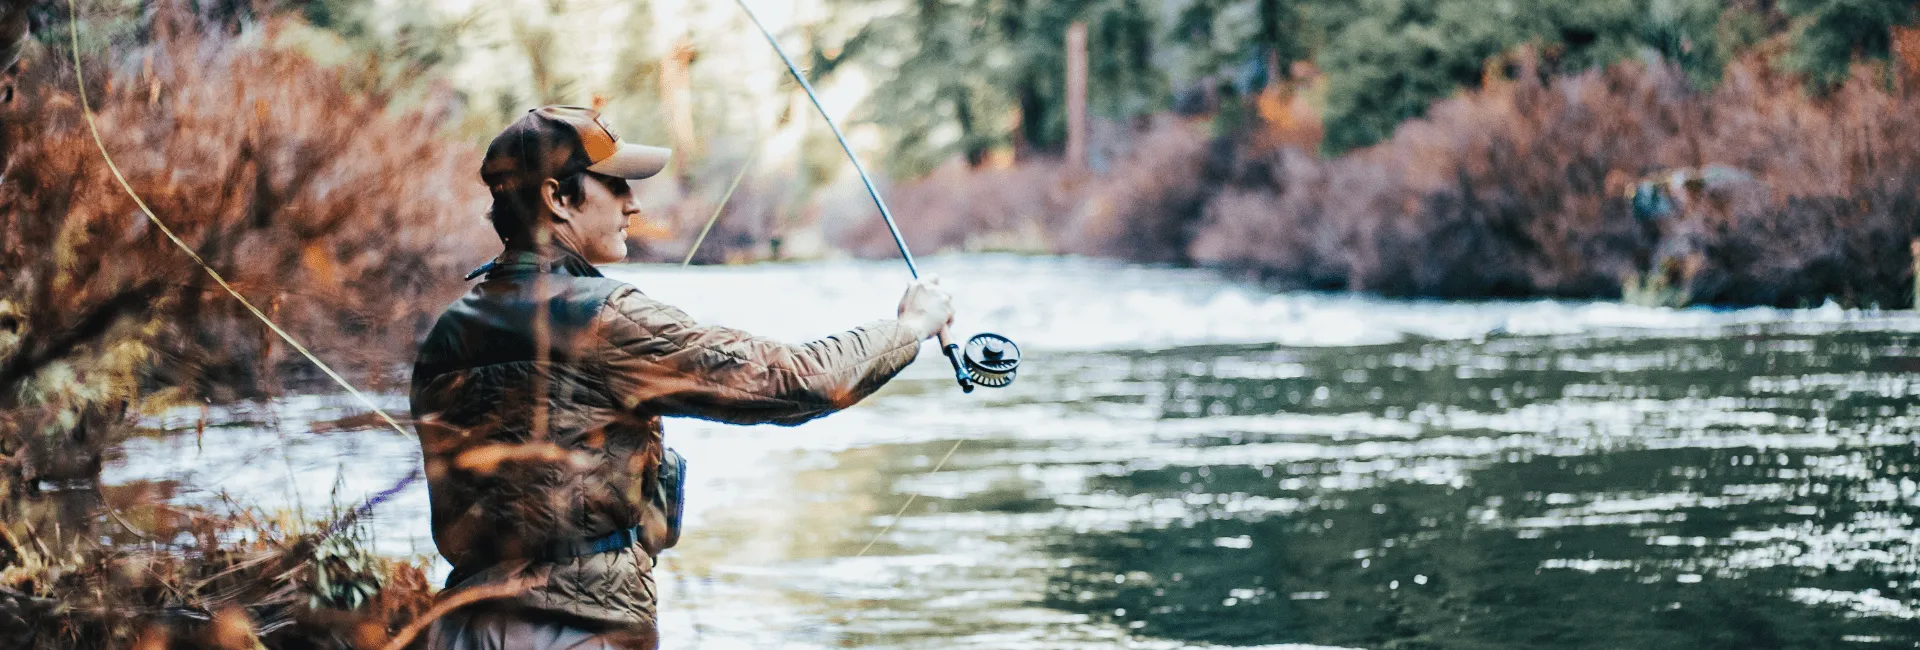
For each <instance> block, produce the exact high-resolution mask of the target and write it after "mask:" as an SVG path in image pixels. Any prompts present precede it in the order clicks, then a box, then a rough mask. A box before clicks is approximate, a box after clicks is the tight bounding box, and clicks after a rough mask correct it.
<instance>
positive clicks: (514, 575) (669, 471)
mask: <svg viewBox="0 0 1920 650" xmlns="http://www.w3.org/2000/svg"><path fill="white" fill-rule="evenodd" d="M670 155H671V154H670V152H669V151H668V150H666V149H662V148H658V147H648V146H642V145H637V144H632V143H627V142H622V141H620V139H619V136H618V135H616V134H615V133H614V131H613V130H612V129H609V128H607V126H606V124H605V123H604V122H603V121H602V120H601V118H600V116H599V115H598V114H597V113H596V112H594V111H593V110H591V109H586V108H578V107H566V106H548V107H544V108H539V109H535V110H532V111H529V112H528V113H527V114H526V115H524V116H522V117H521V118H520V119H519V120H517V121H515V122H514V123H513V124H512V125H510V126H508V127H507V128H506V129H505V130H504V131H502V132H501V133H500V134H499V136H497V137H495V138H494V140H493V142H492V144H491V145H490V146H489V147H488V148H487V153H486V158H485V160H484V162H483V164H482V167H481V177H482V179H483V180H484V181H485V182H486V184H487V187H488V188H489V190H490V191H491V192H492V195H493V209H492V211H491V213H490V215H489V218H490V220H491V221H492V222H493V226H494V229H495V231H497V232H498V234H499V235H500V240H501V243H502V244H503V246H504V248H505V250H504V252H502V253H501V254H500V256H499V257H498V258H497V259H495V260H494V261H493V262H492V263H490V264H489V265H487V266H485V267H482V269H481V270H480V271H478V272H476V276H474V277H479V276H480V275H483V276H484V277H483V279H482V280H481V282H480V283H479V284H478V285H477V286H475V287H474V288H473V290H472V291H471V292H470V293H468V294H467V295H466V296H465V297H463V298H461V299H460V300H459V301H457V302H455V303H454V304H453V305H452V306H451V307H449V308H448V309H447V311H446V313H445V314H443V315H442V316H441V317H440V319H439V321H438V322H437V323H436V324H435V325H434V327H433V329H432V331H431V332H430V333H429V334H428V335H427V337H426V340H425V341H424V342H423V343H422V344H421V347H420V352H419V357H418V359H417V360H416V362H415V366H414V374H413V385H412V395H411V397H412V407H413V414H414V417H415V421H416V422H417V429H418V431H419V434H420V444H421V447H422V449H423V451H424V455H425V464H426V475H427V479H428V485H429V493H430V496H431V502H432V521H433V539H434V543H435V545H436V546H437V547H438V548H439V550H440V553H441V555H443V556H445V557H446V558H447V560H448V561H450V562H451V563H452V564H453V566H454V570H453V574H452V575H451V576H450V577H449V578H448V585H447V586H448V589H449V593H454V594H457V593H460V592H462V591H472V592H473V593H484V592H486V590H489V589H492V590H495V591H498V592H499V593H500V594H501V596H500V597H496V598H490V599H486V600H483V601H481V602H479V603H476V604H473V605H469V606H466V607H462V608H460V609H458V610H456V611H454V612H453V613H451V614H449V615H447V616H444V617H442V618H440V619H439V620H437V621H435V622H434V624H433V627H432V628H431V630H430V631H429V633H428V637H429V640H428V645H429V647H431V648H435V649H447V650H455V649H458V650H469V649H471V650H479V649H483V648H485V649H528V650H532V649H547V648H655V647H657V646H658V643H659V640H658V634H657V629H656V624H655V622H656V619H655V612H656V609H655V607H656V603H655V593H656V592H655V589H654V579H653V575H652V567H653V562H654V558H655V557H657V556H658V555H659V553H660V552H661V551H662V550H664V549H666V548H669V547H671V546H673V545H674V543H675V542H676V541H677V539H678V537H679V515H680V505H679V502H680V486H681V481H680V477H681V475H682V472H683V471H684V462H683V461H681V460H680V459H679V457H678V455H677V454H674V453H672V452H671V451H670V450H668V449H667V448H666V446H665V444H664V439H663V435H662V427H661V418H662V417H668V416H684V417H697V418H704V419H709V420H719V421H724V422H731V423H739V424H757V423H775V424H788V425H791V424H798V423H800V422H805V421H807V420H810V419H813V418H817V417H820V416H822V415H826V414H828V413H832V412H834V411H837V410H840V409H844V408H847V407H848V406H851V405H853V404H854V403H856V402H858V401H860V400H861V399H863V398H865V397H866V396H868V395H870V394H872V393H873V392H874V391H875V390H877V389H879V388H880V386H882V385H883V384H885V383H886V382H887V381H888V380H889V379H891V378H892V377H893V376H894V375H895V374H897V373H898V372H900V370H901V369H902V368H905V367H906V366H907V364H909V363H911V362H912V361H913V360H914V358H915V356H916V355H917V353H918V351H919V348H920V342H921V341H922V340H925V339H927V338H931V337H935V336H936V335H938V334H940V333H941V332H942V331H943V330H944V329H945V328H946V327H947V325H948V324H949V323H951V321H952V318H953V309H952V306H951V299H950V298H949V296H948V295H947V294H946V293H944V292H943V291H941V290H940V289H939V288H938V286H937V283H936V281H934V280H932V279H928V280H925V281H915V282H913V283H912V284H910V285H909V286H908V287H907V290H906V293H905V295H904V296H902V297H901V300H900V304H899V309H898V313H897V318H895V319H890V320H881V321H877V322H873V323H869V324H866V325H863V326H861V327H858V328H855V329H852V330H849V331H846V332H843V333H840V334H836V335H833V336H830V337H827V338H824V339H821V340H818V341H813V342H811V343H807V344H804V345H789V344H786V343H781V342H777V341H773V340H768V339H765V338H760V337H756V336H754V335H751V334H748V333H746V332H741V331H738V330H733V329H727V328H724V327H715V326H707V325H701V324H699V323H697V322H695V321H694V320H693V319H692V318H691V317H689V316H688V315H687V314H685V313H683V312H681V311H680V310H678V309H675V308H674V307H672V306H669V305H666V304H663V303H660V302H658V301H655V300H653V299H651V298H648V297H647V296H646V295H645V294H643V293H641V292H640V290H638V289H636V288H635V287H633V286H631V285H628V284H626V283H624V282H620V281H617V280H612V279H609V278H605V277H603V276H602V275H601V274H600V272H599V271H598V270H597V269H596V268H595V267H594V265H595V264H605V263H612V262H618V261H621V260H622V259H624V258H625V256H626V238H627V234H626V231H627V226H628V222H629V219H630V218H632V217H634V216H636V215H637V213H638V212H639V209H638V207H637V203H636V200H635V197H634V192H633V191H632V189H631V187H630V186H629V183H630V182H632V181H637V180H641V179H645V178H649V177H651V176H653V175H655V174H658V173H659V172H660V171H661V170H662V169H663V168H664V167H665V166H666V164H667V161H668V159H669V157H670ZM502 587H506V588H504V589H503V588H502Z"/></svg>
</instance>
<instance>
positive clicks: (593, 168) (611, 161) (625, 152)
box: [587, 142, 673, 181]
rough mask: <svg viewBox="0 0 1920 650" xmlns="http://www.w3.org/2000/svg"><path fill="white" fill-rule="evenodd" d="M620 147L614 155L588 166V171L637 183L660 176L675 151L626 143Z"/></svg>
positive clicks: (622, 143)
mask: <svg viewBox="0 0 1920 650" xmlns="http://www.w3.org/2000/svg"><path fill="white" fill-rule="evenodd" d="M619 145H620V146H619V148H617V149H615V150H614V152H613V155H611V156H607V159H606V160H602V161H600V162H597V163H594V164H592V165H589V166H587V171H590V172H593V173H595V174H606V175H608V176H617V177H620V178H624V179H627V180H635V181H637V180H640V179H642V178H652V177H653V176H654V175H656V174H659V173H660V170H663V169H666V168H667V161H669V160H672V159H673V150H671V149H667V148H665V147H649V146H647V145H644V144H630V143H626V142H621V143H619Z"/></svg>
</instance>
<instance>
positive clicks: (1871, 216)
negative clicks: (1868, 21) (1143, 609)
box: [839, 50, 1920, 309]
mask: <svg viewBox="0 0 1920 650" xmlns="http://www.w3.org/2000/svg"><path fill="white" fill-rule="evenodd" d="M1529 56H1530V55H1529V53H1528V51H1526V50H1522V51H1521V52H1519V53H1516V54H1515V55H1513V57H1512V59H1513V61H1512V65H1513V66H1515V70H1517V71H1516V72H1513V73H1511V76H1500V75H1493V76H1489V77H1488V78H1487V79H1486V80H1485V81H1484V82H1483V83H1482V85H1481V86H1480V87H1479V88H1476V89H1469V90H1463V91H1461V92H1460V93H1459V94H1457V95H1456V96H1454V97H1452V98H1449V99H1445V100H1442V101H1439V102H1437V103H1435V104H1434V105H1433V106H1432V107H1431V109H1430V110H1428V111H1427V112H1426V117H1422V118H1417V119H1412V120H1409V121H1407V122H1405V123H1403V124H1402V125H1401V126H1400V127H1399V128H1398V130H1396V131H1395V132H1394V135H1393V137H1391V138H1390V139H1388V140H1387V141H1385V142H1383V143H1381V144H1378V145H1374V146H1371V147H1368V148H1366V149H1361V150H1357V151H1353V152H1350V153H1346V154H1342V155H1340V156H1336V157H1331V158H1329V157H1323V156H1320V155H1317V154H1316V153H1314V144H1315V143H1316V142H1318V135H1317V126H1316V125H1314V124H1313V123H1312V122H1313V119H1315V118H1314V116H1313V113H1312V108H1311V106H1310V105H1309V104H1308V103H1307V102H1305V101H1304V100H1302V99H1299V98H1293V99H1289V98H1288V95H1287V94H1286V92H1291V91H1280V90H1274V91H1270V93H1269V94H1273V95H1275V96H1274V97H1271V98H1270V97H1267V96H1264V95H1263V96H1262V97H1261V98H1260V100H1259V102H1257V104H1258V105H1259V107H1260V109H1261V110H1260V111H1251V109H1249V111H1250V112H1251V113H1252V114H1251V115H1249V116H1245V117H1244V122H1243V123H1241V124H1239V125H1238V126H1223V125H1222V120H1223V119H1224V117H1221V116H1203V117H1202V118H1193V119H1184V120H1183V119H1176V118H1174V117H1172V116H1166V117H1165V118H1164V119H1161V120H1159V121H1157V122H1155V123H1154V124H1155V125H1154V126H1152V127H1150V128H1147V129H1145V130H1143V131H1139V132H1137V133H1136V136H1135V138H1134V139H1133V141H1131V144H1130V147H1129V150H1130V152H1131V153H1130V155H1129V156H1128V157H1125V158H1121V159H1120V160H1118V161H1116V162H1115V163H1113V167H1112V168H1111V169H1109V170H1107V171H1106V172H1104V173H1100V174H1093V173H1090V172H1086V171H1081V170H1076V169H1074V168H1071V167H1068V166H1065V165H1062V164H1059V163H1055V162H1045V161H1042V162H1037V163H1024V164H1022V165H1021V166H1018V167H1015V168H1010V169H993V168H990V167H986V168H980V169H971V170H969V169H965V168H963V167H959V166H949V167H947V168H943V169H941V170H939V171H936V172H935V173H934V174H933V175H931V176H929V177H928V178H926V179H922V180H918V181H914V182H909V183H904V184H902V185H901V186H900V187H898V188H897V189H895V190H894V191H893V193H892V195H893V203H894V204H895V208H896V211H898V212H899V213H901V214H902V215H904V216H903V217H902V222H903V225H902V230H903V231H904V232H905V233H906V235H907V239H908V241H909V242H910V243H911V244H912V245H913V246H914V247H915V249H916V250H920V251H929V250H936V249H942V248H949V249H959V250H977V249H981V248H993V247H1004V246H1006V244H1005V243H1001V242H1017V243H1018V246H1017V248H1023V249H1026V250H1040V251H1051V252H1072V253H1081V254H1091V255H1103V256H1112V257H1116V258H1120V259H1127V260H1133V261H1143V262H1162V263H1172V264H1181V265H1196V266H1206V267H1213V268H1221V269H1226V270H1231V271H1236V272H1242V273H1245V274H1247V275H1249V276H1251V277H1258V278H1261V279H1264V280H1267V281H1270V282H1275V283H1278V284H1280V285H1282V286H1285V287H1291V288H1305V289H1320V290H1335V291H1355V292H1366V293H1376V294H1382V295H1389V296H1411V297H1429V298H1447V299H1457V298H1527V297H1553V298H1569V299H1621V298H1622V297H1627V298H1634V299H1640V300H1652V301H1653V302H1658V303H1663V304H1711V305H1722V306H1751V305H1763V306H1774V307H1812V306H1818V305H1820V304H1823V303H1826V302H1828V301H1833V302H1837V303H1839V304H1841V305H1844V306H1848V307H1876V306H1877V307H1880V308H1886V309H1895V308H1907V307H1911V306H1912V305H1913V300H1914V297H1915V286H1914V278H1915V271H1914V269H1915V253H1914V250H1916V249H1915V245H1914V242H1915V240H1916V239H1920V216H1917V215H1920V127H1916V126H1915V125H1914V124H1913V123H1912V121H1911V120H1905V119H1903V118H1902V117H1901V116H1904V115H1910V114H1914V113H1915V112H1916V111H1920V94H1916V93H1915V92H1914V87H1915V86H1920V80H1914V81H1913V82H1911V83H1908V84H1906V85H1904V86H1902V85H1898V84H1896V85H1895V86H1893V87H1889V85H1888V84H1887V83H1886V80H1885V78H1883V77H1882V76H1881V75H1880V74H1879V73H1877V72H1875V71H1873V70H1869V69H1867V68H1864V67H1863V68H1861V69H1860V70H1858V71H1857V74H1856V75H1855V76H1854V77H1853V78H1852V79H1851V80H1850V81H1848V82H1847V83H1845V84H1844V85H1841V86H1839V87H1837V88H1835V89H1834V90H1832V91H1831V92H1829V93H1827V94H1824V95H1818V96H1814V95H1808V94H1806V93H1805V92H1804V91H1803V88H1802V85H1801V82H1800V80H1799V79H1798V78H1796V77H1793V76H1790V75H1785V74H1782V73H1780V72H1778V71H1777V70H1775V69H1773V68H1771V67H1769V65H1768V64H1767V63H1766V62H1765V61H1763V60H1761V59H1758V58H1746V59H1740V60H1736V61H1734V62H1733V63H1732V64H1731V65H1730V66H1729V67H1728V68H1727V70H1726V72H1725V74H1724V78H1723V80H1722V81H1721V82H1720V83H1719V84H1718V85H1716V86H1713V87H1711V88H1699V87H1697V86H1696V84H1695V83H1694V82H1692V81H1690V80H1689V79H1688V78H1687V77H1686V76H1685V75H1684V74H1683V73H1682V71H1681V70H1680V69H1679V68H1678V67H1674V66H1670V65H1667V64H1662V63H1641V62H1630V63H1620V64H1616V65H1613V66H1611V67H1608V68H1605V69H1597V70H1590V71H1587V72H1582V73H1578V74H1574V75H1570V76H1546V75H1543V74H1538V73H1536V72H1535V71H1534V69H1533V68H1532V67H1530V66H1531V63H1530V62H1531V59H1530V58H1529ZM1902 88H1904V90H1902ZM1269 105H1271V110H1269ZM1286 107H1291V108H1286ZM1303 122H1304V123H1305V125H1303V124H1302V123H1303ZM839 243H840V245H841V246H843V247H846V248H848V249H851V250H854V251H857V252H859V253H861V254H865V255H872V256H886V255H889V254H892V253H891V240H890V239H889V238H888V237H887V236H886V234H885V231H884V228H882V227H880V226H879V225H878V219H877V217H866V220H863V221H859V222H853V223H852V225H851V226H849V227H848V229H847V234H845V235H844V236H843V237H842V238H841V239H840V240H839ZM1656 276H1657V277H1658V280H1657V282H1655V280H1654V278H1655V277H1656ZM1656 285H1657V287H1656ZM1649 289H1652V290H1651V291H1650V290H1649Z"/></svg>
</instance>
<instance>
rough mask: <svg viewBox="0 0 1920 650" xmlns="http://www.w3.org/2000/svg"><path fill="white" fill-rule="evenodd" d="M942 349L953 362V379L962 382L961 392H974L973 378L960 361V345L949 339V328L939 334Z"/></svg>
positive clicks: (943, 329) (949, 361) (948, 360)
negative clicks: (968, 374)
mask: <svg viewBox="0 0 1920 650" xmlns="http://www.w3.org/2000/svg"><path fill="white" fill-rule="evenodd" d="M939 339H940V351H941V352H942V353H945V354H946V355H947V362H948V363H952V364H953V379H954V381H957V382H960V392H963V393H971V392H973V379H972V378H970V377H967V368H966V366H965V365H964V364H962V363H961V361H960V346H958V345H954V344H953V343H951V342H948V341H947V330H946V329H945V328H942V329H941V330H940V334H939Z"/></svg>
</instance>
